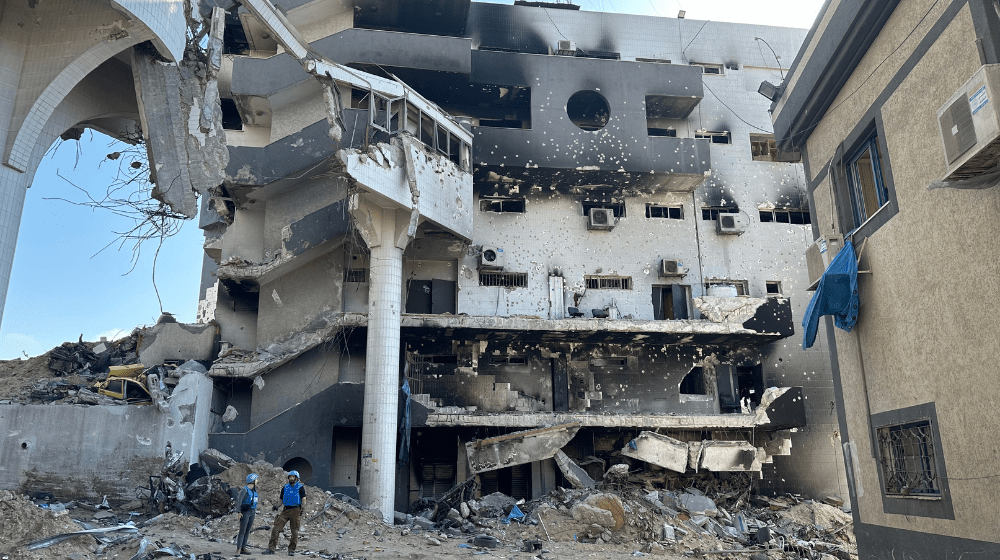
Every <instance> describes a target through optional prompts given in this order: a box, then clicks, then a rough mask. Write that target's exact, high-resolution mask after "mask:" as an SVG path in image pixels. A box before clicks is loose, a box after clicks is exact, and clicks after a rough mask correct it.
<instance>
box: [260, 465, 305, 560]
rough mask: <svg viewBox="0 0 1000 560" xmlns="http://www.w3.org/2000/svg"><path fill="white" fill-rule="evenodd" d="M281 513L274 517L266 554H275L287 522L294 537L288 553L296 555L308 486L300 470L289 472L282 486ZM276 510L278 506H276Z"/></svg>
mask: <svg viewBox="0 0 1000 560" xmlns="http://www.w3.org/2000/svg"><path fill="white" fill-rule="evenodd" d="M279 499H280V500H281V505H282V506H283V507H282V509H281V513H279V514H278V515H277V517H275V518H274V526H273V527H272V528H271V540H270V541H269V542H268V543H267V550H265V551H264V554H274V551H275V550H277V548H278V535H280V534H281V530H282V529H284V528H285V523H288V524H289V525H291V528H292V538H291V539H289V541H288V555H289V556H295V547H296V546H297V545H298V544H299V519H300V517H301V515H302V509H303V508H304V507H305V505H306V488H305V486H303V484H302V482H300V481H299V471H290V472H289V473H288V484H285V485H284V486H283V487H282V488H281V495H280V496H279ZM274 509H275V510H277V509H278V506H275V507H274Z"/></svg>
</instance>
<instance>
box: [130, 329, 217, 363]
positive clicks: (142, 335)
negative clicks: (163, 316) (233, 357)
mask: <svg viewBox="0 0 1000 560" xmlns="http://www.w3.org/2000/svg"><path fill="white" fill-rule="evenodd" d="M218 330H219V328H218V325H216V324H215V323H209V324H207V325H198V324H184V323H160V324H157V325H154V326H152V327H149V328H147V329H142V330H141V331H139V344H138V346H139V361H141V362H142V363H143V364H144V365H145V366H146V367H147V368H148V367H152V366H158V365H161V364H163V362H164V361H166V360H184V361H187V360H198V361H211V360H212V358H213V356H212V349H213V348H214V346H215V337H216V335H217V334H218Z"/></svg>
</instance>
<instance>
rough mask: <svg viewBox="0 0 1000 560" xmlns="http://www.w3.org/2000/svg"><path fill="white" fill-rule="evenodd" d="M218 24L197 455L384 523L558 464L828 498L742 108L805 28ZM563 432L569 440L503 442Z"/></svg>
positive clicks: (240, 8)
mask: <svg viewBox="0 0 1000 560" xmlns="http://www.w3.org/2000/svg"><path fill="white" fill-rule="evenodd" d="M221 7H222V8H223V9H225V10H227V12H226V15H225V30H224V33H223V55H222V59H221V65H220V68H219V71H218V84H219V96H220V108H221V118H222V127H223V128H224V129H225V130H224V134H225V141H226V145H227V146H228V164H227V166H226V167H225V178H224V180H222V181H220V185H218V186H216V187H213V188H212V189H210V191H209V193H210V194H209V195H208V196H205V197H203V198H202V206H201V216H200V225H201V227H202V229H203V230H204V231H205V235H206V242H205V253H206V257H205V266H204V271H203V276H202V277H203V284H202V294H201V302H200V304H199V318H200V320H202V321H213V320H214V321H217V322H218V324H219V326H220V332H221V335H220V336H221V347H222V348H221V354H220V359H219V360H218V361H217V362H216V363H215V364H214V365H213V366H212V368H211V370H210V372H209V373H210V375H211V376H212V377H213V378H214V380H215V386H216V398H215V404H214V405H213V410H214V411H216V412H218V413H221V412H222V411H223V410H226V409H227V408H228V407H233V408H234V409H235V410H236V411H237V415H236V417H235V418H231V417H230V418H228V420H229V421H226V422H222V421H221V419H220V421H219V422H217V424H216V426H217V428H216V429H215V431H214V432H213V433H212V434H210V436H209V439H210V444H211V446H212V447H214V448H216V449H219V450H221V451H223V452H225V453H227V454H229V455H231V456H233V457H235V458H238V459H240V460H243V459H250V458H255V457H260V458H264V459H267V460H268V461H271V462H273V463H275V464H279V465H284V466H285V468H287V469H293V468H294V469H297V470H298V471H299V472H301V473H302V475H303V478H304V479H306V480H308V481H309V483H310V484H314V485H317V486H321V487H325V488H330V489H337V490H338V491H342V492H345V493H351V494H354V493H357V492H359V489H360V498H361V501H362V502H363V503H365V504H366V505H370V506H373V507H376V508H378V509H381V510H382V511H383V513H384V514H385V515H389V516H391V509H392V508H391V507H386V504H387V503H392V504H393V507H395V508H396V509H400V510H403V509H405V508H406V506H407V504H409V503H410V502H412V501H413V500H415V499H419V498H421V497H432V496H436V495H440V494H441V493H442V492H444V491H445V490H447V489H448V488H450V487H452V486H453V485H454V484H456V483H458V482H462V481H463V480H465V479H466V478H467V477H469V476H470V475H472V474H475V473H478V476H479V477H480V479H481V483H482V488H483V492H486V493H488V492H492V491H496V490H499V491H503V492H505V493H507V494H509V495H512V496H518V497H528V498H530V497H532V496H537V495H541V494H543V493H545V492H547V491H549V490H551V489H552V488H554V487H555V486H556V485H568V484H569V483H568V482H566V477H567V476H572V474H565V473H564V470H563V469H561V468H559V466H558V465H557V464H556V463H557V460H558V459H562V457H563V456H565V457H567V458H568V460H571V461H570V462H572V463H573V464H574V465H577V466H578V468H579V466H581V465H582V467H583V469H584V470H585V471H587V472H589V473H590V474H591V475H592V476H595V477H596V476H599V475H601V474H602V473H603V472H604V469H605V468H606V467H609V466H611V464H613V463H620V462H628V461H634V464H635V465H647V464H655V465H659V467H657V468H663V469H666V471H664V472H668V471H669V472H685V471H686V472H695V471H705V470H707V471H715V472H723V473H725V472H734V471H737V472H746V471H750V472H753V473H755V474H757V475H758V476H760V477H761V481H760V485H761V487H762V488H763V489H764V490H765V491H772V492H802V493H807V494H809V495H831V494H834V495H841V496H843V495H845V482H844V468H843V463H842V459H841V451H840V449H841V446H840V442H839V435H838V432H837V425H836V412H835V409H834V406H833V400H834V399H833V388H832V381H831V374H830V365H829V355H828V352H827V350H826V348H825V346H823V345H820V346H819V347H817V348H814V349H812V350H809V351H803V350H801V349H799V348H797V346H798V344H797V343H795V342H791V341H789V340H787V338H788V337H789V336H791V335H792V334H793V333H794V332H795V329H794V323H795V322H798V321H800V320H801V317H802V316H803V311H804V308H805V305H806V303H807V302H808V295H807V293H806V291H805V289H806V286H807V283H808V282H807V276H806V271H805V266H804V265H805V262H804V257H803V255H804V251H805V248H806V246H807V245H808V243H809V242H811V240H812V233H811V230H810V227H809V224H810V222H811V212H810V209H809V207H808V204H807V203H806V198H805V196H804V188H805V182H804V175H803V172H802V169H801V164H799V163H798V154H796V153H791V152H783V151H780V150H778V149H777V147H776V146H775V143H774V137H773V135H772V134H770V130H771V125H770V121H769V116H768V113H767V106H768V100H767V99H765V98H764V97H762V96H761V95H759V94H758V93H757V89H758V84H760V83H761V81H762V80H769V79H770V80H777V77H778V75H779V74H780V72H781V67H782V66H783V62H782V61H788V60H790V59H791V58H792V56H793V53H794V52H796V51H797V49H798V47H799V45H800V43H801V41H802V40H803V38H804V36H805V32H804V31H803V30H795V29H783V28H776V27H767V26H753V25H742V24H726V23H714V22H701V21H692V20H685V19H672V18H654V17H641V16H629V15H619V14H609V13H599V12H587V11H581V10H579V9H578V8H577V7H576V6H573V5H567V4H555V3H538V2H521V1H518V2H515V3H514V5H502V4H490V3H476V2H469V1H461V0H458V1H428V2H414V3H400V2H386V1H376V0H372V1H365V2H350V3H347V2H344V3H341V2H339V1H335V0H313V1H302V0H281V1H278V2H276V3H275V4H271V3H270V2H268V1H267V0H246V1H244V2H242V4H240V5H236V4H225V5H221ZM757 38H760V39H761V40H762V41H764V42H766V43H767V45H768V48H767V49H764V48H762V47H761V46H760V41H757V40H756V39H757ZM772 49H773V50H772ZM557 426H563V428H560V429H558V430H556V432H558V433H560V434H562V436H560V437H563V436H567V437H565V439H566V441H565V445H564V446H560V447H561V449H558V448H557V449H552V447H553V446H552V445H541V446H540V447H538V449H540V451H538V453H537V454H535V453H534V452H529V451H526V449H528V448H532V449H533V448H534V447H532V446H531V445H528V446H527V447H524V446H521V447H517V446H515V447H516V449H514V451H511V448H510V446H509V443H510V438H511V437H513V438H514V439H517V440H518V441H524V440H525V438H526V437H527V438H529V439H531V440H532V441H536V440H537V439H538V438H542V439H545V438H547V437H550V436H552V434H553V433H556V432H551V430H552V429H554V428H555V427H557ZM546 428H548V429H549V430H550V431H548V432H544V433H543V434H542V435H539V434H538V433H534V432H530V433H528V434H527V436H526V435H524V434H514V433H515V432H519V431H522V430H538V429H543V431H544V429H546ZM567 430H568V431H567ZM654 432H655V433H654ZM546 434H547V435H546ZM491 438H492V439H493V440H497V438H499V439H498V440H497V441H494V442H493V443H492V444H491V443H490V441H492V440H491ZM505 438H506V439H505ZM481 440H486V441H481ZM470 442H478V443H476V444H475V445H471V444H470ZM494 444H495V445H499V446H501V447H502V448H503V449H500V448H497V447H495V446H494V447H492V448H491V447H490V445H494ZM470 445H471V447H470ZM476 450H479V451H481V452H483V453H487V454H490V453H492V454H493V457H494V463H493V465H494V466H492V467H489V468H484V467H482V464H486V463H482V464H480V463H478V462H477V460H476V453H477V451H476ZM504 450H506V451H504ZM503 453H508V454H511V453H513V454H515V455H516V454H518V453H520V454H521V456H519V457H518V458H517V460H513V459H512V458H511V457H506V458H504V457H502V456H501V455H502V454H503ZM558 453H562V454H563V456H560V455H558ZM554 454H555V456H554ZM562 462H563V463H565V462H566V460H563V461H562ZM566 472H568V473H572V471H571V470H567V471H566ZM758 473H759V474H758Z"/></svg>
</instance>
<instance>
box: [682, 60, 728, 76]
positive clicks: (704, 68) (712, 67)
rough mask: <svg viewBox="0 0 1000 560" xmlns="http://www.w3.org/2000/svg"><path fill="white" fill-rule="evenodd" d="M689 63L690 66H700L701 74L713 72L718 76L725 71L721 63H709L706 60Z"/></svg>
mask: <svg viewBox="0 0 1000 560" xmlns="http://www.w3.org/2000/svg"><path fill="white" fill-rule="evenodd" d="M690 64H691V66H700V67H701V73H702V74H714V75H716V76H719V75H722V74H724V73H725V72H724V71H723V66H722V65H721V64H710V63H707V62H692V63H690Z"/></svg>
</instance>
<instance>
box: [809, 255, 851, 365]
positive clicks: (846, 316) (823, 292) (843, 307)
mask: <svg viewBox="0 0 1000 560" xmlns="http://www.w3.org/2000/svg"><path fill="white" fill-rule="evenodd" d="M823 315H833V318H834V323H835V324H836V325H837V328H840V329H843V330H845V331H847V332H851V329H853V328H854V324H855V323H856V322H857V321H858V258H857V254H856V253H855V252H854V244H853V243H851V242H850V241H848V242H847V243H845V244H844V248H843V249H841V250H840V252H839V253H837V256H835V257H833V260H832V261H830V266H829V267H827V269H826V272H824V273H823V276H822V277H820V279H819V287H818V288H817V289H816V293H815V294H813V298H812V301H810V302H809V307H807V308H806V315H805V317H804V318H803V319H802V326H803V327H804V328H805V333H803V336H802V349H803V350H805V349H806V348H809V347H811V346H812V345H813V342H815V341H816V329H817V328H819V318H820V317H822V316H823Z"/></svg>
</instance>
